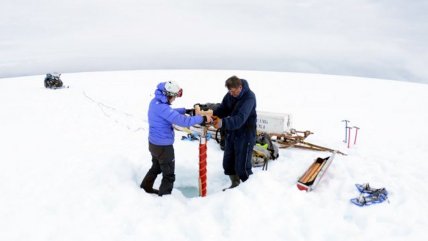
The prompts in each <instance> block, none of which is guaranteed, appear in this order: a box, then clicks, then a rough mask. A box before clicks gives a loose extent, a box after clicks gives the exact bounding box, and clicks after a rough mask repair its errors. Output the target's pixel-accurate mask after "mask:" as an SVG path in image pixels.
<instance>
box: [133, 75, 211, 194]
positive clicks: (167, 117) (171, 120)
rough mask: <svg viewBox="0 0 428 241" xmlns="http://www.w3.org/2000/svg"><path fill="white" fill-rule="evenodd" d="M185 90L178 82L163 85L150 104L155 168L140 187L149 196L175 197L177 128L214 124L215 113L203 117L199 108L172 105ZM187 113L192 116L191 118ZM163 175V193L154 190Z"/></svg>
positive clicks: (150, 129)
mask: <svg viewBox="0 0 428 241" xmlns="http://www.w3.org/2000/svg"><path fill="white" fill-rule="evenodd" d="M182 94H183V90H182V89H181V88H180V86H179V85H178V84H177V83H176V82H174V81H168V82H162V83H159V84H158V86H157V88H156V90H155V97H154V98H153V100H152V101H151V102H150V105H149V112H148V119H149V151H150V153H151V155H152V166H151V168H150V169H149V171H148V172H147V174H146V176H145V177H144V179H143V181H142V182H141V185H140V187H141V188H142V189H144V191H146V192H147V193H154V194H158V195H159V196H162V195H166V194H171V192H172V188H173V187H174V181H175V156H174V146H173V144H174V139H175V135H174V127H173V125H178V126H182V127H189V126H193V125H196V124H201V125H205V123H210V122H211V121H212V119H211V114H210V113H207V114H204V116H202V115H200V113H199V112H198V111H196V115H195V109H185V108H171V104H172V102H174V100H175V99H176V98H177V97H181V96H182ZM185 114H190V115H191V116H187V115H185ZM160 173H162V182H161V184H160V187H159V190H157V189H154V188H153V184H154V182H155V180H156V177H157V176H158V175H159V174H160Z"/></svg>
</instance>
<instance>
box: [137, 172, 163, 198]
mask: <svg viewBox="0 0 428 241" xmlns="http://www.w3.org/2000/svg"><path fill="white" fill-rule="evenodd" d="M155 180H156V176H153V175H151V174H150V173H147V174H146V176H145V177H144V179H143V181H142V182H141V184H140V188H142V189H144V191H146V192H147V193H154V194H159V190H157V189H153V184H154V183H155Z"/></svg>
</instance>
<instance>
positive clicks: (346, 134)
mask: <svg viewBox="0 0 428 241" xmlns="http://www.w3.org/2000/svg"><path fill="white" fill-rule="evenodd" d="M342 122H345V140H343V142H345V143H346V141H347V140H348V130H347V129H348V122H350V121H349V120H342Z"/></svg>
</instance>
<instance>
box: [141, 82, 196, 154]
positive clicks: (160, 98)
mask: <svg viewBox="0 0 428 241" xmlns="http://www.w3.org/2000/svg"><path fill="white" fill-rule="evenodd" d="M164 90H165V82H162V83H159V84H158V86H157V89H156V90H155V97H154V98H153V100H152V101H151V102H150V105H149V112H148V119H149V142H150V143H152V144H155V145H159V146H167V145H172V144H174V137H175V135H174V128H173V126H172V125H173V124H175V125H178V126H182V127H189V126H193V125H196V124H200V123H202V122H203V120H204V119H203V117H202V116H200V115H198V116H192V117H190V116H186V115H184V113H185V111H186V109H185V108H175V109H174V108H171V105H170V103H169V102H168V97H167V96H165V95H164V94H163V93H162V92H163V91H164Z"/></svg>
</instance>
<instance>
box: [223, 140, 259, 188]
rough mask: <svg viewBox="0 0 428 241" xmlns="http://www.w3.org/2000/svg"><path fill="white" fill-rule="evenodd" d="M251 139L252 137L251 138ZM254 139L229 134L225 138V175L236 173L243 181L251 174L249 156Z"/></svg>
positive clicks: (250, 155)
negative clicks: (229, 135)
mask: <svg viewBox="0 0 428 241" xmlns="http://www.w3.org/2000/svg"><path fill="white" fill-rule="evenodd" d="M251 140H252V139H251ZM253 142H254V141H250V140H247V139H246V138H237V137H234V136H231V137H229V138H227V139H226V143H225V144H226V145H225V149H224V156H223V168H224V174H226V175H238V176H239V179H241V180H242V181H243V182H245V181H246V180H247V179H248V177H249V176H250V175H251V174H253V171H252V170H251V168H252V164H251V157H252V153H253V147H254V144H253Z"/></svg>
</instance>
